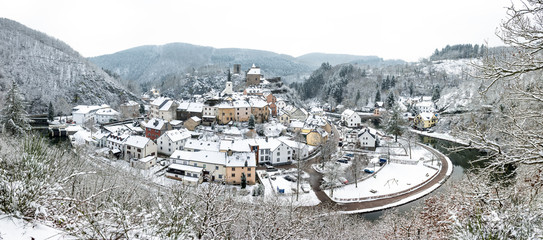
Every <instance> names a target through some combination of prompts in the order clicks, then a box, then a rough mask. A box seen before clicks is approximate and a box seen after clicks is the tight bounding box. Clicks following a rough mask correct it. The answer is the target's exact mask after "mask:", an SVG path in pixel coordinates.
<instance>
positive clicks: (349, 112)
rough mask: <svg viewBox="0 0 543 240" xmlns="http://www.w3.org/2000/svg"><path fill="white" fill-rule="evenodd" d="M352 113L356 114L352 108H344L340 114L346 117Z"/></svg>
mask: <svg viewBox="0 0 543 240" xmlns="http://www.w3.org/2000/svg"><path fill="white" fill-rule="evenodd" d="M353 114H356V113H355V112H354V111H353V110H351V109H345V111H343V113H341V116H343V117H346V118H348V117H351V116H352V115H353Z"/></svg>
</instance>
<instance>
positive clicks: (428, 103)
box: [415, 101, 434, 107]
mask: <svg viewBox="0 0 543 240" xmlns="http://www.w3.org/2000/svg"><path fill="white" fill-rule="evenodd" d="M415 106H417V107H434V103H433V102H430V101H424V102H418V103H416V104H415Z"/></svg>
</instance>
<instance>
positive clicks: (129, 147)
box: [128, 147, 162, 150]
mask: <svg viewBox="0 0 543 240" xmlns="http://www.w3.org/2000/svg"><path fill="white" fill-rule="evenodd" d="M128 149H130V147H128ZM160 150H162V147H160Z"/></svg>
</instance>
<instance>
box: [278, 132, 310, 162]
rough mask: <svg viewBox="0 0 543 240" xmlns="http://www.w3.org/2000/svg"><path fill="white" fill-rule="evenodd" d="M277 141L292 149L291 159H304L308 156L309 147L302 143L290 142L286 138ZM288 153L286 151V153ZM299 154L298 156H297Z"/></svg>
mask: <svg viewBox="0 0 543 240" xmlns="http://www.w3.org/2000/svg"><path fill="white" fill-rule="evenodd" d="M278 140H279V141H281V142H283V143H284V144H286V145H287V146H289V147H290V148H291V149H292V159H298V158H301V159H304V158H306V157H307V156H308V155H309V149H310V147H309V146H307V144H305V143H303V142H297V141H292V140H290V139H288V138H286V137H280V138H278ZM287 153H288V151H287ZM298 154H299V155H298Z"/></svg>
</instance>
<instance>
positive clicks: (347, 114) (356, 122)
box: [341, 109, 362, 127]
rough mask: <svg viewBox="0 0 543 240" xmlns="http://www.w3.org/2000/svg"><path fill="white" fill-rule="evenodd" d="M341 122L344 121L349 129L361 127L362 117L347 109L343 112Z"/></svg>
mask: <svg viewBox="0 0 543 240" xmlns="http://www.w3.org/2000/svg"><path fill="white" fill-rule="evenodd" d="M341 121H343V123H344V124H345V126H347V127H360V124H362V118H360V115H358V113H356V112H355V111H353V110H351V109H345V111H343V113H342V114H341Z"/></svg>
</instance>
